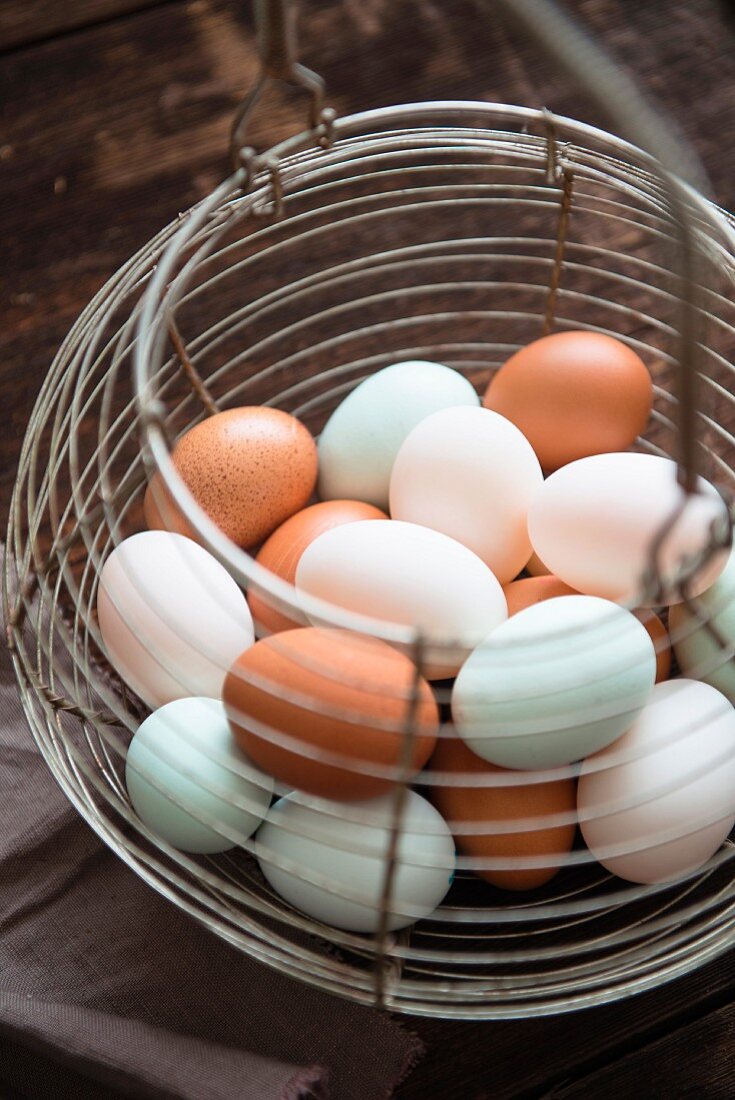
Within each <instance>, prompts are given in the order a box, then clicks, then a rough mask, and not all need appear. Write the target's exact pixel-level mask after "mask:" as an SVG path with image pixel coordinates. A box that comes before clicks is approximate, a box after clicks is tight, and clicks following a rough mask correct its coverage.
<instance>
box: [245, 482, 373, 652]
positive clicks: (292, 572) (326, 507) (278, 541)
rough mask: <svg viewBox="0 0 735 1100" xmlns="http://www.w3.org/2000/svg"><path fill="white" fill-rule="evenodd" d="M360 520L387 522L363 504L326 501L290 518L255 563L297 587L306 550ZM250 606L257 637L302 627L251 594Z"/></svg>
mask: <svg viewBox="0 0 735 1100" xmlns="http://www.w3.org/2000/svg"><path fill="white" fill-rule="evenodd" d="M361 519H388V517H387V516H386V514H385V512H381V511H380V509H379V508H375V507H374V505H372V504H364V503H363V502H362V501H361V500H325V501H323V502H322V503H321V504H312V505H310V507H309V508H304V509H303V510H302V511H300V512H297V513H296V515H294V516H291V517H290V518H289V519H287V520H286V522H285V523H282V524H281V526H280V527H278V528H276V530H275V531H274V532H273V534H272V535H271V536H270V537H269V538H268V539H266V541H265V542H264V543H263V545H262V546H261V548H260V550H259V551H258V554H257V556H256V558H255V560H256V561H257V562H258V564H259V565H262V566H264V568H265V569H270V571H271V573H275V574H276V576H278V577H280V578H281V579H282V580H284V581H288V583H289V584H293V583H294V578H295V577H296V566H297V565H298V564H299V560H300V558H301V555H302V554H303V552H304V550H305V549H306V547H307V546H308V545H309V544H310V543H312V542H313V541H314V539H316V538H318V537H319V535H322V534H323V533H324V532H325V531H329V530H330V529H331V528H332V527H340V526H341V525H342V524H343V523H355V522H356V521H357V520H361ZM248 603H249V604H250V611H251V612H252V616H253V619H254V620H255V625H256V628H257V631H258V634H262V633H265V634H276V633H278V631H279V630H292V629H293V628H294V627H296V626H300V625H303V624H302V623H299V622H295V621H294V620H293V619H289V618H288V616H286V615H284V614H283V613H282V612H280V611H277V610H276V608H274V607H271V606H270V604H269V603H268V602H267V600H266V599H264V598H263V597H261V596H259V595H258V594H257V593H256V592H254V591H251V592H249V593H248Z"/></svg>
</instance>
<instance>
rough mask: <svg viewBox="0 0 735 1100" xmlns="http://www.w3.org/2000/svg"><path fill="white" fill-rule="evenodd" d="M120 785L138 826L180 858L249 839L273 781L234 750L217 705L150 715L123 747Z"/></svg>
mask: <svg viewBox="0 0 735 1100" xmlns="http://www.w3.org/2000/svg"><path fill="white" fill-rule="evenodd" d="M125 784H126V786H127V789H128V794H129V796H130V801H131V802H132V804H133V809H134V810H135V812H136V813H137V815H138V817H139V818H140V819H141V820H142V821H143V822H144V824H145V825H147V826H148V828H149V829H150V830H151V832H153V833H155V834H156V835H157V836H159V837H161V838H162V839H163V840H165V841H166V842H167V843H168V844H171V845H172V846H173V847H174V848H180V849H181V850H182V851H184V852H200V853H208V854H210V855H211V854H214V853H215V852H224V851H227V849H228V848H232V847H234V846H235V845H236V844H237V843H241V842H242V841H243V840H245V839H247V838H248V837H249V836H251V834H252V833H254V832H255V830H256V829H257V828H258V826H259V825H260V823H261V821H262V820H263V818H264V817H265V814H266V812H267V810H268V806H269V805H270V800H271V796H272V794H273V780H272V779H271V777H270V776H267V775H264V774H263V772H261V771H259V770H258V769H257V768H254V767H253V765H252V764H251V763H250V761H249V760H248V759H247V757H246V756H245V754H244V753H243V752H241V750H240V749H239V748H238V746H237V744H236V743H235V740H234V738H233V736H232V733H231V731H230V725H229V722H228V721H227V715H226V714H225V710H224V707H223V706H222V703H221V702H220V701H219V699H203V698H196V699H195V698H192V699H177V700H175V701H174V702H173V703H167V704H166V706H164V707H161V708H160V709H159V710H157V711H154V713H153V714H151V715H149V716H148V718H146V720H145V721H144V722H143V723H142V725H141V726H140V727H139V728H138V730H137V732H136V733H135V735H134V737H133V739H132V741H131V742H130V745H129V747H128V753H127V758H126V762H125Z"/></svg>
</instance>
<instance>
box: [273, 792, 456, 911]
mask: <svg viewBox="0 0 735 1100" xmlns="http://www.w3.org/2000/svg"><path fill="white" fill-rule="evenodd" d="M302 797H303V796H300V795H297V794H292V795H289V796H288V797H286V798H282V799H280V801H278V802H276V803H275V804H274V805H273V806H272V807H271V809H270V811H269V813H268V816H267V818H266V820H265V822H264V823H263V825H262V826H261V828H260V830H259V831H258V835H257V838H256V839H257V841H258V844H259V845H260V846H261V851H260V854H259V856H258V859H259V863H260V867H261V870H262V872H263V874H264V875H265V877H266V878H267V879H268V882H269V883H270V884H271V886H272V887H273V889H274V890H275V891H276V892H277V893H278V894H280V895H281V897H282V898H285V900H286V901H287V902H289V903H290V904H291V905H293V906H295V907H296V908H297V909H301V910H302V911H303V912H304V913H307V914H308V915H309V916H310V917H314V918H315V919H316V920H319V921H322V922H323V923H324V924H331V925H333V926H334V927H335V928H344V929H347V930H348V931H351V932H375V931H377V929H378V923H379V917H380V901H381V897H382V890H383V881H384V875H385V865H386V864H385V860H386V855H387V852H388V844H389V840H390V832H391V821H392V815H393V802H394V800H393V795H385V796H383V797H382V798H376V799H372V800H371V801H368V802H351V803H347V804H345V803H344V802H326V801H321V800H320V801H318V802H317V801H314V800H312V801H311V802H310V804H308V805H307V804H305V803H304V801H302ZM402 822H403V825H402V831H401V837H400V841H399V844H398V852H397V863H396V872H395V876H394V879H393V889H392V900H391V906H390V917H389V920H388V928H389V929H391V930H395V929H397V928H404V927H405V926H406V925H408V924H412V923H413V922H414V921H416V920H420V919H421V918H423V917H427V916H429V914H431V913H433V911H434V910H435V909H436V908H437V906H438V905H440V904H441V901H442V899H443V898H444V895H445V894H446V892H447V890H448V889H449V886H450V884H451V881H452V879H453V877H454V866H455V855H454V841H453V839H452V834H451V833H450V831H449V827H448V826H447V824H446V822H445V821H444V819H443V817H441V815H440V814H439V812H438V811H437V810H435V809H434V807H433V806H432V805H431V803H429V802H427V801H426V799H425V798H422V797H421V796H420V795H418V794H416V792H415V791H411V790H409V791H407V792H406V802H405V805H404V811H403V818H402ZM280 861H283V866H279V865H278V864H279V862H280Z"/></svg>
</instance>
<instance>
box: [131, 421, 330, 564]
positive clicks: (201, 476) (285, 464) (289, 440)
mask: <svg viewBox="0 0 735 1100" xmlns="http://www.w3.org/2000/svg"><path fill="white" fill-rule="evenodd" d="M172 457H173V462H174V465H175V467H176V469H177V471H178V473H179V474H180V476H181V478H182V480H183V481H184V482H185V484H186V485H187V487H188V488H189V491H190V492H191V494H192V496H193V497H194V499H195V500H196V502H197V504H199V506H200V507H201V508H202V509H203V511H205V512H206V513H207V515H208V516H209V518H210V519H211V520H212V521H213V522H214V523H216V524H217V526H218V527H219V528H220V530H221V531H223V532H224V534H225V535H227V537H228V538H229V539H231V540H232V541H233V542H235V543H237V545H238V546H242V547H250V546H254V545H255V544H256V543H258V542H260V541H261V540H262V539H264V538H265V537H266V536H267V535H269V534H270V533H271V532H272V531H274V530H275V529H276V527H278V525H279V524H281V523H283V521H284V520H286V519H288V517H289V516H291V515H293V514H294V512H298V511H299V509H301V508H303V507H304V505H305V504H306V503H307V501H308V500H309V498H310V496H311V494H312V492H313V491H314V486H315V484H316V476H317V451H316V443H315V442H314V440H313V438H312V437H311V435H310V433H309V432H308V430H307V429H306V428H305V427H304V425H303V424H302V423H301V422H300V421H299V420H297V419H296V418H295V417H293V416H290V415H289V414H288V413H285V412H282V411H281V410H280V409H270V408H265V407H260V406H245V407H243V408H237V409H227V410H225V411H224V412H220V413H216V414H215V415H214V416H210V417H208V418H207V419H206V420H203V421H201V423H199V424H197V425H195V426H194V427H193V428H191V429H190V430H189V431H188V432H186V434H185V435H183V436H182V437H181V439H180V440H179V441H178V443H177V444H176V446H175V447H174V450H173V455H172ZM146 495H147V497H148V501H147V506H146V521H147V523H148V526H149V527H159V526H160V527H165V528H167V529H169V530H174V531H179V532H181V533H183V534H188V533H189V530H188V526H189V525H188V524H187V521H186V519H185V518H184V517H183V516H182V515H181V513H180V511H179V510H178V508H177V507H176V505H175V504H173V502H172V501H171V498H170V496H169V495H168V494H167V493H166V492H165V491H163V492H162V491H161V485H160V481H159V483H158V485H154V484H153V482H152V483H151V487H150V493H148V494H146Z"/></svg>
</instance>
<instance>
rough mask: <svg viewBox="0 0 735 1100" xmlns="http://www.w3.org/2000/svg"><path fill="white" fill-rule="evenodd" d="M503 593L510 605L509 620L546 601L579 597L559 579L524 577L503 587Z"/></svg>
mask: <svg viewBox="0 0 735 1100" xmlns="http://www.w3.org/2000/svg"><path fill="white" fill-rule="evenodd" d="M503 592H504V593H505V599H506V602H507V604H508V618H510V617H511V615H515V614H517V613H518V612H519V611H523V610H525V608H527V607H533V605H534V604H537V603H543V602H544V600H553V599H555V598H556V597H557V596H578V595H579V593H578V592H577V591H575V589H574V588H570V587H569V585H568V584H564V581H560V580H559V578H558V577H552V576H551V575H549V576H544V577H522V578H521V580H519V581H511V582H510V584H506V585H503Z"/></svg>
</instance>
